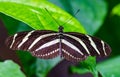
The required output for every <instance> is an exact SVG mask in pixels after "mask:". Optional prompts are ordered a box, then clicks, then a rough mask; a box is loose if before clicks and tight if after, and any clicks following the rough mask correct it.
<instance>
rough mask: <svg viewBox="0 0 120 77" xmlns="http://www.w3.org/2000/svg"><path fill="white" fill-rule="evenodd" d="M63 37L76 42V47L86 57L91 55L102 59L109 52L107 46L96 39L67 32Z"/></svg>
mask: <svg viewBox="0 0 120 77" xmlns="http://www.w3.org/2000/svg"><path fill="white" fill-rule="evenodd" d="M64 35H65V36H67V37H69V38H71V39H72V40H74V41H76V42H77V44H76V46H77V47H78V48H79V49H80V50H81V52H82V53H83V54H84V55H86V56H88V55H91V56H102V57H103V56H108V55H109V54H110V52H111V49H110V47H109V45H108V44H106V43H105V42H103V41H102V40H100V39H98V38H96V37H92V36H90V35H85V34H81V33H76V32H67V33H65V34H64ZM78 43H79V45H78Z"/></svg>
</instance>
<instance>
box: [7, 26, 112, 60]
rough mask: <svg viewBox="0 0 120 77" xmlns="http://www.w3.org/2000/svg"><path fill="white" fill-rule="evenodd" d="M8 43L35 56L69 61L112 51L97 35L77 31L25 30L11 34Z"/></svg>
mask: <svg viewBox="0 0 120 77" xmlns="http://www.w3.org/2000/svg"><path fill="white" fill-rule="evenodd" d="M6 45H7V46H8V47H9V48H10V49H12V50H24V51H28V52H30V53H31V54H32V55H33V56H35V57H38V58H43V59H51V58H55V57H57V56H60V57H63V58H65V59H66V60H68V61H76V62H78V61H82V60H85V59H86V58H87V57H88V56H96V57H104V56H108V55H109V54H110V53H111V48H110V46H109V45H108V44H107V43H105V42H104V41H103V40H100V39H98V38H96V37H93V36H90V35H87V34H82V33H77V32H63V27H62V26H59V28H58V32H56V31H52V30H33V31H25V32H19V33H16V34H14V35H13V36H9V37H8V38H7V39H6Z"/></svg>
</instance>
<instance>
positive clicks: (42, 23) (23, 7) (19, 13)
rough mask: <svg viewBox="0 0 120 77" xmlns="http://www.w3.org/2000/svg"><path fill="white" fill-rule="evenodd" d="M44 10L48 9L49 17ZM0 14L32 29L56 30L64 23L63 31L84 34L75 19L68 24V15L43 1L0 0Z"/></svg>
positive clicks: (69, 16)
mask: <svg viewBox="0 0 120 77" xmlns="http://www.w3.org/2000/svg"><path fill="white" fill-rule="evenodd" d="M26 1H27V2H26ZM8 8H9V9H8ZM45 8H46V9H48V11H49V13H50V14H51V15H50V14H49V13H48V12H47V11H46V10H45ZM0 12H2V13H4V14H6V15H8V16H11V17H13V18H15V19H17V20H20V21H22V22H24V23H26V24H28V25H29V26H31V27H32V28H34V29H49V30H58V26H59V24H60V25H62V24H64V23H65V25H63V26H64V28H65V29H64V31H75V32H82V33H85V30H84V28H83V27H82V25H81V24H80V23H79V22H78V21H77V20H76V19H75V18H72V19H71V20H70V21H69V22H68V20H69V19H70V18H71V17H72V16H71V15H70V14H68V13H66V12H65V11H63V10H62V9H60V8H59V7H57V6H55V5H53V4H51V3H50V2H48V1H45V0H41V1H39V2H37V1H29V0H21V1H13V0H0ZM52 17H54V18H55V20H56V21H57V22H58V23H59V24H57V23H56V22H55V20H54V19H53V18H52ZM73 27H74V28H73Z"/></svg>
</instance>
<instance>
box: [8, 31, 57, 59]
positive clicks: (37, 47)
mask: <svg viewBox="0 0 120 77" xmlns="http://www.w3.org/2000/svg"><path fill="white" fill-rule="evenodd" d="M57 38H58V35H57V33H56V32H54V31H49V30H43V31H42V30H41V31H40V30H33V31H30V32H29V31H28V32H20V33H16V34H15V35H13V36H10V37H8V38H7V40H6V45H7V46H8V47H9V48H10V49H13V50H24V51H30V52H31V53H32V55H34V56H36V57H40V58H45V59H48V58H54V57H56V56H57V55H59V52H58V48H59V45H58V43H53V42H50V41H52V40H55V39H57Z"/></svg>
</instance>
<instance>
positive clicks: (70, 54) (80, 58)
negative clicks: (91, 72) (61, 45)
mask: <svg viewBox="0 0 120 77" xmlns="http://www.w3.org/2000/svg"><path fill="white" fill-rule="evenodd" d="M62 51H63V52H64V53H66V54H67V55H68V56H70V57H71V58H73V59H77V60H81V58H77V57H75V56H73V55H71V54H70V53H68V52H67V51H66V50H64V49H62Z"/></svg>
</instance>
